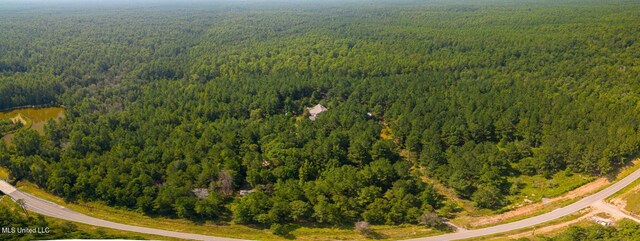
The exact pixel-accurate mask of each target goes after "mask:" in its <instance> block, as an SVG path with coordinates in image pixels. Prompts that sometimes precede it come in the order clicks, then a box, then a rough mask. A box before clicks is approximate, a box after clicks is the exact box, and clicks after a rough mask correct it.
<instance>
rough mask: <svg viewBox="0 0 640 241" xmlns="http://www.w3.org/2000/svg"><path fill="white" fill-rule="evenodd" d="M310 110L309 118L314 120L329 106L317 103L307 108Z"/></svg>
mask: <svg viewBox="0 0 640 241" xmlns="http://www.w3.org/2000/svg"><path fill="white" fill-rule="evenodd" d="M307 110H309V119H310V120H312V121H314V120H316V118H318V114H320V113H322V112H325V111H327V108H326V107H324V106H322V105H321V104H317V105H316V106H314V107H311V108H307Z"/></svg>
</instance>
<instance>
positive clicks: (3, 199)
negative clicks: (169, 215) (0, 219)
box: [0, 196, 179, 240]
mask: <svg viewBox="0 0 640 241" xmlns="http://www.w3.org/2000/svg"><path fill="white" fill-rule="evenodd" d="M0 206H4V207H7V208H8V209H9V210H11V212H22V210H21V208H20V207H19V206H18V204H16V203H15V202H13V201H12V200H11V198H9V197H8V196H0ZM29 215H31V216H33V217H35V216H36V215H38V214H36V213H33V212H29ZM44 219H45V220H46V221H47V222H48V223H50V224H53V225H52V226H62V225H64V224H66V223H73V225H75V226H76V227H77V229H78V230H79V231H83V232H87V233H92V234H97V233H103V234H107V235H111V236H120V237H127V238H128V239H147V240H179V239H172V238H166V237H163V236H157V235H149V234H141V233H134V232H127V231H122V230H117V229H110V228H102V227H95V226H91V225H86V224H82V223H75V222H69V221H66V220H61V219H57V218H51V217H46V216H45V217H44ZM1 238H2V234H0V239H1Z"/></svg>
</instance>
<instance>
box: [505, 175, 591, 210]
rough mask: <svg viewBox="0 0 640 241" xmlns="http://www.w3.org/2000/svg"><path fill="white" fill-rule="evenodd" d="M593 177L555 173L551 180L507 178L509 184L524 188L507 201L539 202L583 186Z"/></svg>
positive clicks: (526, 177) (523, 176)
mask: <svg viewBox="0 0 640 241" xmlns="http://www.w3.org/2000/svg"><path fill="white" fill-rule="evenodd" d="M595 179H596V178H595V177H592V176H583V175H578V174H574V175H571V176H567V175H565V173H564V172H559V173H556V174H555V175H554V176H553V177H552V178H551V179H546V178H544V177H543V176H541V175H535V176H525V175H522V176H519V177H513V178H509V181H510V182H511V183H514V182H519V183H523V185H524V187H523V188H522V189H520V191H519V193H518V194H516V195H510V196H508V197H507V200H509V201H510V203H523V202H524V200H525V199H528V200H530V201H532V202H539V201H541V200H542V198H552V197H558V196H561V195H562V194H565V193H567V192H569V191H571V190H574V189H576V188H578V187H580V186H582V185H584V184H587V183H589V182H591V181H593V180H595Z"/></svg>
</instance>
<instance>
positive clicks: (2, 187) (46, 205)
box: [0, 180, 239, 241]
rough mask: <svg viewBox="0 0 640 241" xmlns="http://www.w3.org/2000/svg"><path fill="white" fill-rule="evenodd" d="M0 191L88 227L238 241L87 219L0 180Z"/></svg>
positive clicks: (38, 210) (28, 205)
mask: <svg viewBox="0 0 640 241" xmlns="http://www.w3.org/2000/svg"><path fill="white" fill-rule="evenodd" d="M0 191H2V192H3V193H5V194H6V195H8V196H10V197H11V198H12V199H13V200H18V199H22V200H24V201H25V206H26V208H27V209H29V210H31V211H33V212H36V213H39V214H42V215H45V216H49V217H54V218H59V219H64V220H68V221H72V222H78V223H84V224H88V225H93V226H99V227H105V228H113V229H119V230H124V231H130V232H136V233H146V234H154V235H160V236H165V237H173V238H179V239H192V240H206V241H239V239H231V238H220V237H213V236H206V235H200V234H190V233H180V232H173V231H167V230H161V229H154V228H145V227H139V226H132V225H126V224H120V223H114V222H109V221H106V220H102V219H97V218H93V217H89V216H87V215H84V214H80V213H77V212H74V211H71V210H69V209H67V208H65V207H62V206H60V205H58V204H55V203H52V202H49V201H45V200H42V199H40V198H37V197H34V196H32V195H29V194H27V193H24V192H21V191H20V190H17V189H16V188H14V187H13V186H11V185H10V184H8V183H7V182H5V181H2V180H0Z"/></svg>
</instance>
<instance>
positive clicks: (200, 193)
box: [192, 188, 209, 199]
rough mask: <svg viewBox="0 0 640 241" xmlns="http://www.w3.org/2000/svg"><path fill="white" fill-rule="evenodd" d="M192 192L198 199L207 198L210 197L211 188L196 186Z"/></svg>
mask: <svg viewBox="0 0 640 241" xmlns="http://www.w3.org/2000/svg"><path fill="white" fill-rule="evenodd" d="M192 192H193V194H194V195H196V197H197V198H198V199H205V198H207V197H209V190H208V189H206V188H194V189H193V190H192Z"/></svg>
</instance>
